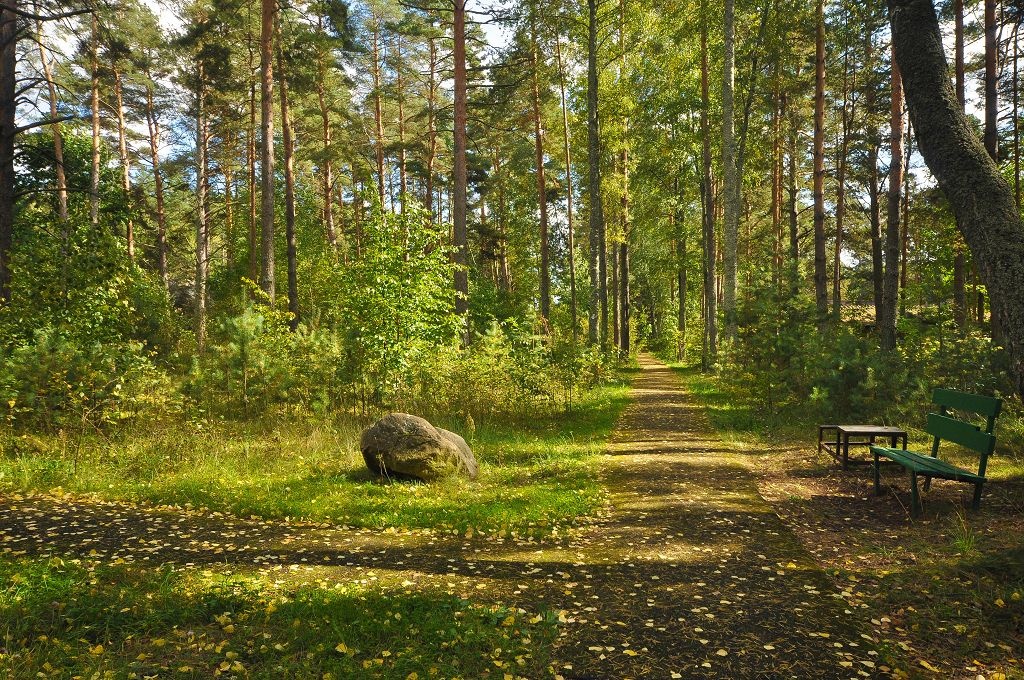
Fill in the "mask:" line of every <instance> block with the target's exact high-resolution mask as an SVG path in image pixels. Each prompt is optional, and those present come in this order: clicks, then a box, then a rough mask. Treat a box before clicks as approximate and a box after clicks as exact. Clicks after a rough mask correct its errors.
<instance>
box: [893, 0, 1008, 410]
mask: <svg viewBox="0 0 1024 680" xmlns="http://www.w3.org/2000/svg"><path fill="white" fill-rule="evenodd" d="M889 14H890V21H891V23H892V32H893V43H894V45H895V49H896V58H897V61H898V63H899V67H900V70H901V72H902V74H903V79H904V86H905V88H906V97H907V103H908V106H909V109H910V115H911V120H912V122H913V126H914V130H915V132H916V135H917V142H918V148H919V149H920V150H921V154H922V155H923V156H924V159H925V162H926V163H927V164H928V167H929V169H930V170H931V172H932V174H933V175H934V176H935V178H936V179H937V180H938V182H939V186H940V187H941V188H942V190H943V192H944V193H945V194H946V196H947V197H948V198H949V201H950V204H951V205H952V207H953V211H954V213H955V214H956V216H957V221H958V224H959V225H960V227H961V228H962V229H963V233H964V238H965V240H966V241H967V245H968V246H969V247H970V249H971V253H972V254H973V255H974V259H975V262H976V263H977V266H978V272H979V274H980V275H981V278H982V281H983V282H984V283H985V285H986V287H987V288H988V290H989V292H990V295H991V304H992V311H993V314H994V315H995V316H996V317H997V318H998V321H999V325H1000V327H1001V328H1002V329H1003V331H1004V340H1005V343H1006V344H1005V347H1006V350H1007V353H1008V355H1009V358H1010V362H1011V371H1012V375H1013V378H1014V381H1015V386H1016V389H1017V392H1018V394H1019V395H1022V396H1024V287H1022V286H1021V285H1020V282H1021V281H1024V223H1022V222H1021V218H1020V214H1019V213H1018V212H1017V209H1016V205H1015V204H1014V197H1013V189H1012V188H1011V187H1010V185H1009V184H1008V183H1007V181H1006V180H1005V179H1004V178H1003V177H1002V175H1001V174H1000V172H999V168H998V166H997V165H996V164H995V161H993V160H992V158H991V156H990V155H989V154H988V153H987V151H986V149H985V148H984V147H983V146H982V144H981V143H980V141H979V140H978V139H977V137H976V136H975V134H974V131H973V129H972V127H971V124H970V121H969V120H968V118H967V117H966V116H965V115H964V113H963V112H962V110H961V109H960V106H959V104H958V102H957V99H956V94H955V92H954V91H953V88H952V86H951V84H950V82H949V77H948V71H947V67H946V57H945V53H944V52H943V45H942V34H941V31H940V27H939V22H938V18H937V16H936V14H935V8H934V6H933V5H932V3H931V0H890V1H889Z"/></svg>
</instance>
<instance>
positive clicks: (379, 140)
mask: <svg viewBox="0 0 1024 680" xmlns="http://www.w3.org/2000/svg"><path fill="white" fill-rule="evenodd" d="M464 8H465V6H464V5H463V10H464ZM455 11H456V14H457V13H458V12H459V8H458V0H457V2H456V8H455ZM371 30H372V32H373V35H372V42H371V45H372V48H373V52H372V56H373V69H372V71H373V122H374V126H375V127H374V129H375V133H376V139H374V151H375V153H376V156H377V198H378V199H379V200H380V209H381V211H382V212H383V210H384V112H383V101H382V99H383V98H382V92H381V87H382V85H383V83H382V82H381V81H382V79H381V68H380V17H378V16H376V15H374V17H373V28H372V29H371ZM455 49H456V50H458V49H459V48H458V46H456V48H455ZM456 68H458V66H456Z"/></svg>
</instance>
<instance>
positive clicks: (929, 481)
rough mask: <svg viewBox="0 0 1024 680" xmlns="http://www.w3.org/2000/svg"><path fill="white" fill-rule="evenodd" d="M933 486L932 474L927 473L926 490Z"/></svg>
mask: <svg viewBox="0 0 1024 680" xmlns="http://www.w3.org/2000/svg"><path fill="white" fill-rule="evenodd" d="M931 487H932V478H931V477H930V476H928V475H925V478H924V490H925V491H927V490H928V489H930V488H931Z"/></svg>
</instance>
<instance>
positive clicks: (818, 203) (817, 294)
mask: <svg viewBox="0 0 1024 680" xmlns="http://www.w3.org/2000/svg"><path fill="white" fill-rule="evenodd" d="M817 14H818V27H817V31H816V33H815V35H816V38H815V41H814V45H815V48H814V54H815V58H814V178H813V181H812V185H813V193H814V301H815V303H816V306H817V310H818V326H819V329H821V328H823V327H824V324H825V323H826V320H827V319H828V273H827V265H826V262H825V3H824V0H818V4H817Z"/></svg>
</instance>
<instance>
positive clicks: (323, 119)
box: [316, 17, 338, 248]
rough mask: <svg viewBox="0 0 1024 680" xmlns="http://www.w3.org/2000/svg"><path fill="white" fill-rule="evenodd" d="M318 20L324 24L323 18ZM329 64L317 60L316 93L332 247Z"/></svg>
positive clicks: (326, 216) (335, 241) (327, 226)
mask: <svg viewBox="0 0 1024 680" xmlns="http://www.w3.org/2000/svg"><path fill="white" fill-rule="evenodd" d="M318 21H319V22H320V24H321V29H322V27H323V26H322V25H323V18H322V17H321V18H319V19H318ZM326 80H327V65H326V64H325V63H324V55H323V54H320V55H319V56H318V60H317V81H316V95H317V102H318V103H319V105H320V129H321V131H322V134H323V144H324V147H323V154H324V161H323V165H322V167H321V170H322V172H323V177H322V180H323V181H322V185H321V186H322V187H323V194H324V212H323V214H324V229H325V230H326V232H327V243H329V244H330V246H331V247H332V248H337V247H338V234H337V232H336V231H335V230H334V159H333V158H332V157H331V155H332V154H333V153H334V150H333V149H332V148H331V115H330V110H329V109H328V108H327V88H326V83H325V81H326Z"/></svg>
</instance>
